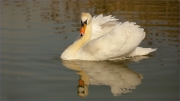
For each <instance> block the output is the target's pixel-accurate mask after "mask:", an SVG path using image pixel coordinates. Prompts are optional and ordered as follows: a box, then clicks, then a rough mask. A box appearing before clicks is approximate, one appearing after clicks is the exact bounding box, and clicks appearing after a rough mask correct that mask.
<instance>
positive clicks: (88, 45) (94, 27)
mask: <svg viewBox="0 0 180 101" xmlns="http://www.w3.org/2000/svg"><path fill="white" fill-rule="evenodd" d="M117 20H118V19H116V18H115V17H113V16H111V15H109V16H103V15H102V14H100V15H98V16H94V17H93V18H92V16H91V15H90V14H89V13H85V12H82V13H81V29H80V35H79V36H80V38H79V39H77V40H76V41H75V42H74V43H73V44H72V45H70V46H69V47H67V48H66V49H65V51H64V52H63V53H62V54H61V56H60V58H61V59H62V60H90V61H97V60H111V59H116V58H127V57H134V56H140V55H147V54H149V53H151V52H153V51H156V49H152V48H142V47H138V45H139V44H140V43H141V41H142V40H143V39H144V38H145V32H144V29H143V28H140V26H139V25H136V24H135V23H134V22H128V21H126V22H123V23H121V22H118V21H117Z"/></svg>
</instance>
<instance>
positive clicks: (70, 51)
mask: <svg viewBox="0 0 180 101" xmlns="http://www.w3.org/2000/svg"><path fill="white" fill-rule="evenodd" d="M91 33H92V23H91V22H90V23H89V24H88V25H87V26H86V30H85V33H84V35H83V36H82V37H81V38H80V39H78V40H77V41H75V42H74V43H73V44H72V45H70V46H69V47H68V48H67V49H66V50H65V51H64V52H63V54H62V55H61V58H63V59H75V54H76V52H77V51H78V50H80V49H81V47H82V46H83V45H84V44H86V43H87V42H88V41H89V40H90V38H91Z"/></svg>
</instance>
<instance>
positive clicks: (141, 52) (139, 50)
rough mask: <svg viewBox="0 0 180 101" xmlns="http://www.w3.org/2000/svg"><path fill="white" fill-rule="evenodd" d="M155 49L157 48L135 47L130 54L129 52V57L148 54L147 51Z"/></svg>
mask: <svg viewBox="0 0 180 101" xmlns="http://www.w3.org/2000/svg"><path fill="white" fill-rule="evenodd" d="M156 50H157V48H155V49H152V48H142V47H137V48H136V49H135V50H134V51H133V52H132V53H131V54H129V57H133V56H139V55H148V54H149V53H151V52H154V51H156Z"/></svg>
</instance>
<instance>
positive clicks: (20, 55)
mask: <svg viewBox="0 0 180 101" xmlns="http://www.w3.org/2000/svg"><path fill="white" fill-rule="evenodd" d="M83 11H85V12H89V13H91V14H92V15H97V14H101V13H103V14H104V15H113V16H116V18H118V19H120V20H119V21H121V22H124V21H131V22H136V23H137V24H138V25H140V26H141V27H143V28H144V30H145V32H146V38H145V39H144V40H143V42H142V43H141V44H140V46H141V47H151V48H158V50H157V51H156V52H153V53H151V54H150V56H148V57H138V58H132V59H129V60H124V61H114V62H112V61H102V62H84V61H83V62H82V61H73V62H67V61H62V60H61V59H60V58H59V56H60V55H61V53H62V52H63V51H64V49H65V48H66V47H67V46H69V45H70V44H71V43H73V41H74V40H75V39H76V38H77V35H78V34H79V26H80V25H79V21H80V18H79V16H80V13H81V12H83ZM0 18H1V100H74V99H76V100H88V99H91V100H92V99H96V100H104V99H108V100H178V99H179V56H178V55H179V49H178V48H179V38H178V37H179V1H176V0H158V1H155V0H146V1H132V0H129V1H126V0H46V1H45V0H34V1H30V0H29V1H28V0H25V1H23V0H22V1H21V0H19V1H17V0H2V1H1V17H0ZM80 79H83V80H84V82H85V84H86V85H87V87H86V88H85V90H86V91H88V93H86V96H85V97H80V96H79V95H78V93H77V92H78V91H77V90H78V87H79V86H78V80H80Z"/></svg>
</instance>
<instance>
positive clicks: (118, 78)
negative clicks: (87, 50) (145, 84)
mask: <svg viewBox="0 0 180 101" xmlns="http://www.w3.org/2000/svg"><path fill="white" fill-rule="evenodd" d="M143 58H148V57H147V56H140V57H134V58H131V59H129V60H128V61H127V60H126V61H64V60H62V63H63V65H64V66H65V67H67V68H69V69H72V70H75V71H77V74H78V75H79V76H80V78H79V80H78V86H77V92H78V95H79V96H81V97H86V96H87V95H88V93H89V92H88V87H89V85H107V86H110V87H111V92H112V93H113V95H114V96H117V95H121V94H122V93H128V92H131V90H132V89H135V88H136V86H138V85H139V84H141V80H142V79H143V76H142V75H141V74H139V73H137V72H135V71H133V70H131V69H129V68H128V67H127V66H126V65H125V63H128V62H130V61H139V60H141V59H143Z"/></svg>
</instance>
